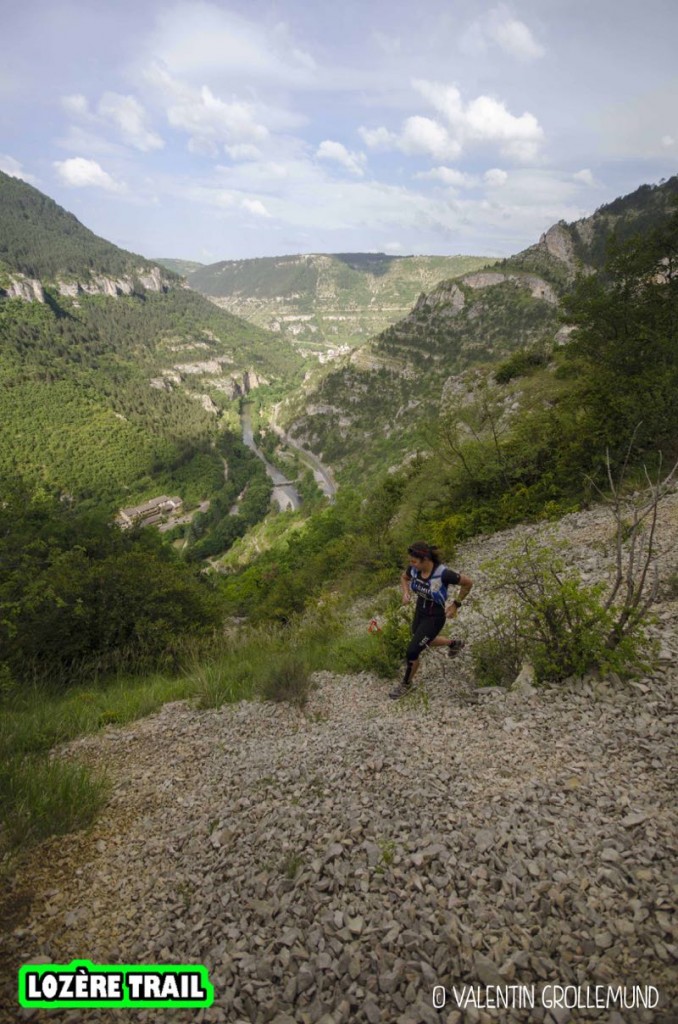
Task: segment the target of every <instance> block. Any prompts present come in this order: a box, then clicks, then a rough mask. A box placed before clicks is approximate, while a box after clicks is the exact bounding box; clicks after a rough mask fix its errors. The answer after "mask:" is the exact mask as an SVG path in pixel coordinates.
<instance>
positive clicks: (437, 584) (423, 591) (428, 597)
mask: <svg viewBox="0 0 678 1024" xmlns="http://www.w3.org/2000/svg"><path fill="white" fill-rule="evenodd" d="M446 569H447V566H446V565H436V567H435V569H434V570H433V572H432V573H431V575H430V576H429V578H428V579H427V580H423V579H420V578H419V576H420V572H419V569H414V568H411V569H410V572H411V578H410V590H411V591H412V592H413V593H414V594H416V595H417V597H420V598H421V599H422V600H423V601H425V602H426V603H430V602H432V603H433V604H437V605H440V607H441V608H444V607H445V605H446V603H447V585H446V584H445V583H443V580H442V576H443V573H444V572H445V570H446Z"/></svg>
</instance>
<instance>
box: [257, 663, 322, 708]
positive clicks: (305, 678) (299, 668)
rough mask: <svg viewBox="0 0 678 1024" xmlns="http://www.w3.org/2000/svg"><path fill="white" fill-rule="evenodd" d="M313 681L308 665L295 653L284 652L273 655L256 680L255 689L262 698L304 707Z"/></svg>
mask: <svg viewBox="0 0 678 1024" xmlns="http://www.w3.org/2000/svg"><path fill="white" fill-rule="evenodd" d="M313 688H314V687H313V683H312V681H311V678H310V674H309V671H308V665H307V664H306V662H305V661H304V660H303V659H302V658H300V657H299V656H298V655H297V654H294V653H292V652H289V653H288V652H284V653H282V654H279V655H278V656H277V657H274V658H273V660H272V661H271V663H270V664H269V666H268V669H267V671H266V672H265V673H263V674H262V676H261V677H260V679H259V680H258V682H257V691H258V693H259V695H260V696H261V698H262V699H263V700H270V701H275V702H276V703H283V702H285V703H287V704H292V705H293V706H294V707H297V708H303V707H305V705H306V703H307V701H308V698H309V696H310V693H311V690H312V689H313Z"/></svg>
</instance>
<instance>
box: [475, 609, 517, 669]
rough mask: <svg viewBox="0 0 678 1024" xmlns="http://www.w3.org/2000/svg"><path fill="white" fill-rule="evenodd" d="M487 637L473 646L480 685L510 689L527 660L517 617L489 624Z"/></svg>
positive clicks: (507, 617)
mask: <svg viewBox="0 0 678 1024" xmlns="http://www.w3.org/2000/svg"><path fill="white" fill-rule="evenodd" d="M488 625H489V628H488V630H487V631H486V632H485V634H484V636H482V637H480V638H479V639H478V640H476V641H475V642H474V644H473V668H474V674H475V679H476V682H477V684H478V685H479V686H510V685H511V684H512V683H513V681H514V680H515V678H516V676H517V675H518V673H519V672H520V667H521V664H522V659H523V651H522V647H523V645H522V643H521V641H520V639H519V636H518V629H517V622H516V620H515V616H510V617H509V616H508V615H506V616H505V617H503V618H501V619H498V620H495V621H493V622H492V623H490V624H488Z"/></svg>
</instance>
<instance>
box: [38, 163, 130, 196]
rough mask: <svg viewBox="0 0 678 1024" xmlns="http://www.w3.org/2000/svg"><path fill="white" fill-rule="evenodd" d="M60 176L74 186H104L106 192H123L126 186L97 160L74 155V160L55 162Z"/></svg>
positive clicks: (67, 183) (66, 182)
mask: <svg viewBox="0 0 678 1024" xmlns="http://www.w3.org/2000/svg"><path fill="white" fill-rule="evenodd" d="M54 166H55V167H56V169H57V171H58V173H59V177H60V178H61V180H62V181H63V182H64V184H66V185H70V186H72V187H73V188H90V187H91V188H102V189H104V190H105V191H106V192H123V191H124V186H123V185H121V184H119V183H118V182H117V181H115V179H114V178H112V177H111V175H110V174H108V172H107V171H105V170H104V169H103V168H102V167H101V166H100V165H99V164H98V163H97V162H96V160H86V159H85V158H84V157H73V159H72V160H56V161H55V163H54Z"/></svg>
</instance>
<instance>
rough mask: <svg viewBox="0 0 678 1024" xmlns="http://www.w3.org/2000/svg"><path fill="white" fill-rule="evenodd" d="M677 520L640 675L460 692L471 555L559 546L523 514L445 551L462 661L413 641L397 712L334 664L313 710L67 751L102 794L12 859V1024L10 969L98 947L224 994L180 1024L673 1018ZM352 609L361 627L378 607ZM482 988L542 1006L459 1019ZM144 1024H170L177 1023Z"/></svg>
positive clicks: (589, 551) (40, 1015)
mask: <svg viewBox="0 0 678 1024" xmlns="http://www.w3.org/2000/svg"><path fill="white" fill-rule="evenodd" d="M677 512H678V496H675V495H674V496H673V497H672V498H671V499H670V500H669V501H668V502H667V504H666V506H665V507H664V508H663V509H662V514H661V524H660V530H661V533H660V536H661V538H662V542H661V551H660V552H659V555H660V562H659V564H660V568H661V573H662V578H663V579H662V587H663V588H664V589H663V590H662V594H663V600H662V602H661V603H660V604H659V605H658V606H657V608H656V612H657V622H656V624H655V626H654V627H653V628H654V629H655V631H656V636H657V639H658V640H659V641H660V644H661V645H662V647H663V648H664V660H663V661H660V663H659V664H658V666H657V668H656V669H655V670H654V671H653V672H652V673H651V674H648V675H645V676H641V677H640V678H638V679H635V680H631V681H629V682H625V683H624V682H622V681H620V680H619V679H617V678H612V677H610V678H608V679H603V680H597V681H584V682H582V681H581V680H573V681H572V682H571V683H568V684H564V685H561V686H558V687H555V686H553V687H544V688H541V689H539V690H538V691H537V692H536V693H532V692H530V689H531V688H527V687H525V688H523V692H506V691H502V690H490V691H488V692H483V691H477V690H475V689H474V686H473V678H472V665H471V657H470V654H471V653H472V648H473V641H474V638H475V637H477V636H480V635H482V632H483V630H484V629H485V628H486V627H485V624H484V620H483V619H482V617H481V615H480V613H479V610H478V603H479V600H480V599H481V598H484V597H485V596H486V594H485V593H484V591H483V571H482V568H481V565H482V563H483V561H484V560H485V559H486V558H487V557H488V556H492V555H494V554H497V553H499V552H500V551H501V550H503V548H504V547H505V546H506V544H507V543H508V542H509V541H511V540H513V539H516V538H517V537H519V536H522V535H523V534H527V533H529V534H530V535H535V534H536V535H543V537H544V538H546V537H547V536H549V535H550V534H549V533H548V531H549V530H550V529H552V528H551V527H548V526H542V525H535V526H531V527H526V528H520V529H517V530H512V531H509V532H508V533H507V534H505V535H501V534H497V535H494V536H493V537H490V538H487V537H485V538H476V539H475V540H473V541H471V542H468V543H467V544H465V545H463V546H462V547H461V548H460V551H459V553H458V559H457V560H456V563H455V564H456V566H457V567H458V568H459V569H463V570H464V571H466V572H468V573H469V574H470V575H471V576H472V577H473V578H474V580H476V586H475V588H474V591H473V592H472V594H471V597H470V599H469V600H467V601H466V602H465V604H464V610H463V615H461V616H460V617H459V619H458V620H457V622H455V632H456V633H457V635H461V636H465V638H466V640H467V651H466V653H465V654H463V655H462V656H461V657H459V658H457V659H455V660H454V661H453V662H450V661H449V659H448V658H446V657H445V655H444V654H439V653H436V652H433V651H431V652H429V653H427V655H426V656H425V658H424V661H423V664H422V667H421V670H420V673H419V677H418V678H419V679H420V682H419V687H420V688H419V690H418V691H415V694H414V696H413V698H411V699H410V700H409V701H408V702H406V703H405V704H402V703H399V704H397V705H395V706H394V704H393V703H392V702H389V701H388V700H387V698H386V693H387V691H388V689H389V688H390V686H391V685H392V684H391V683H390V682H389V681H385V680H377V679H375V678H372V677H370V676H369V675H367V674H361V675H353V676H340V675H332V674H330V673H328V672H324V673H318V674H317V675H316V677H315V680H316V683H317V685H318V689H317V690H316V691H315V693H314V694H313V695H312V698H311V701H310V704H309V706H308V708H307V711H306V713H305V714H301V713H299V712H296V711H294V710H292V709H291V708H289V707H287V706H284V705H273V704H260V703H255V702H247V703H242V704H238V705H235V706H228V705H226V706H224V707H222V708H221V709H220V710H218V711H203V712H201V711H197V710H195V709H194V708H192V707H191V706H190V705H189V704H188V703H179V704H172V705H168V706H166V707H165V708H164V709H163V710H162V711H161V712H160V713H158V714H156V715H154V716H153V717H151V718H148V719H145V720H143V721H140V722H136V723H134V724H132V725H129V726H126V727H124V728H112V727H109V728H108V729H106V730H105V731H104V732H100V733H98V734H96V735H94V736H91V737H86V738H82V739H80V740H77V741H76V742H74V743H71V744H70V745H69V746H68V747H67V748H65V749H64V750H63V751H62V756H64V757H68V758H82V759H84V760H85V761H86V763H88V764H90V765H92V766H95V767H96V766H99V765H100V766H104V767H106V769H107V770H108V771H109V772H110V774H111V778H112V783H113V792H112V797H111V801H110V804H109V806H108V808H107V811H106V814H105V815H103V816H102V818H101V820H100V821H99V822H98V823H97V825H96V826H95V827H94V828H93V829H92V830H91V831H89V832H87V833H83V834H80V835H73V836H66V837H59V838H58V839H54V840H53V841H51V842H49V843H47V844H45V845H44V846H43V847H42V848H41V849H40V850H38V851H37V852H35V853H34V854H33V855H32V856H31V857H29V858H28V860H27V862H26V864H25V865H24V867H23V869H22V872H21V874H20V876H19V879H18V886H19V889H18V892H21V891H22V886H23V887H24V888H25V890H26V891H27V892H29V893H30V895H31V897H32V898H33V903H32V907H31V909H30V913H29V914H28V915H27V917H26V919H25V920H24V921H23V922H22V923H20V924H17V925H15V926H14V931H13V932H12V934H10V935H9V936H7V937H6V939H5V942H4V948H3V950H2V952H3V953H4V954H5V956H6V958H7V962H8V965H9V966H10V968H11V969H10V970H8V971H6V972H5V976H6V979H7V981H6V985H7V988H6V989H5V992H6V1007H7V1011H8V1012H7V1017H6V1018H2V1019H7V1020H10V1019H21V1018H20V1016H19V1015H18V1014H17V1012H16V987H15V978H16V975H15V973H14V970H15V968H16V967H18V965H19V964H21V963H25V962H28V961H30V960H33V959H36V960H37V959H39V958H43V962H44V960H45V959H47V960H48V961H51V962H56V963H61V962H69V961H70V959H72V958H73V957H74V956H76V955H77V956H80V955H85V954H86V955H87V957H88V958H89V959H91V960H92V961H94V962H95V963H103V964H107V963H120V964H125V963H130V964H132V963H148V964H154V963H160V964H173V963H177V964H182V963H183V964H189V963H201V964H205V965H206V966H207V968H208V970H209V975H210V981H211V982H212V983H213V985H214V987H215V994H216V996H215V1003H214V1006H213V1007H212V1008H211V1009H208V1010H205V1011H204V1012H201V1013H200V1014H199V1016H196V1013H195V1011H187V1010H186V1011H184V1010H177V1011H172V1015H171V1016H172V1020H173V1021H177V1022H178V1024H184V1022H186V1024H188V1022H193V1021H195V1020H196V1019H199V1020H201V1021H204V1022H207V1024H209V1022H215V1024H216V1022H226V1024H231V1022H233V1024H241V1022H242V1024H248V1022H250V1024H251V1022H254V1024H268V1022H276V1024H290V1022H292V1024H321V1022H322V1024H349V1022H350V1024H353V1022H358V1024H365V1022H368V1024H372V1022H381V1024H421V1022H424V1024H438V1022H440V1021H452V1022H454V1024H457V1022H461V1021H469V1022H477V1024H491V1022H492V1021H494V1020H501V1021H502V1022H504V1021H505V1022H509V1024H525V1022H526V1021H527V1022H529V1024H533V1022H535V1024H541V1022H543V1024H554V1022H561V1021H562V1022H564V1024H565V1022H567V1021H572V1022H574V1021H575V1020H576V1021H580V1020H582V1021H588V1020H591V1021H602V1020H605V1021H609V1022H612V1024H614V1022H617V1024H618V1022H620V1021H631V1020H633V1021H634V1022H636V1021H637V1022H639V1024H670V1022H671V1021H672V1020H674V1019H675V1017H674V1008H675V1005H676V1002H677V1001H678V981H677V978H676V973H675V953H676V922H675V919H674V918H673V917H672V915H671V909H672V892H673V881H674V878H673V877H672V876H673V875H674V867H675V837H676V829H677V826H678V814H677V810H676V804H675V788H674V785H673V780H672V778H671V775H670V765H671V764H672V763H675V760H674V759H675V746H676V724H678V709H677V707H676V681H677V677H676V663H677V660H678V629H677V627H678V599H676V597H675V596H671V594H672V593H673V591H672V590H671V586H670V581H671V578H672V575H673V574H675V573H676V571H677V570H678V564H677V560H678V546H677V545H676V539H677V537H678V519H677V518H676V513H677ZM556 532H557V534H558V536H560V537H561V538H562V539H563V540H565V541H567V543H568V546H569V556H570V557H571V560H572V563H573V564H575V565H577V566H579V567H580V568H581V569H582V571H583V572H584V573H590V574H592V575H595V574H599V573H600V572H601V571H607V568H609V567H610V566H611V565H612V567H613V561H614V559H613V557H612V558H610V557H609V556H608V555H606V554H605V552H604V549H603V548H604V542H605V541H609V533H610V529H609V514H608V513H607V511H606V510H601V509H596V508H594V509H592V510H590V511H587V512H583V513H577V514H576V515H572V516H567V517H566V518H565V519H564V520H562V522H561V523H560V524H558V526H557V528H556ZM355 617H356V626H357V628H359V629H360V633H361V635H363V634H365V633H366V630H367V623H368V621H369V618H370V612H369V609H368V608H367V606H365V607H360V608H356V609H355ZM375 642H377V641H376V640H375ZM545 984H550V985H554V984H555V985H561V986H565V985H567V986H573V987H577V986H580V987H584V990H585V987H586V986H590V987H591V989H593V987H594V986H596V985H600V986H604V987H605V986H612V987H613V988H616V987H617V986H620V985H627V986H632V985H639V986H644V985H647V984H652V985H654V986H656V988H657V989H658V992H659V995H660V1004H659V1006H658V1007H657V1008H656V1009H652V1010H643V1009H635V1010H634V1011H633V1012H632V1013H631V1012H628V1011H625V1010H623V1009H622V1010H621V1011H620V1012H619V1013H617V1010H616V1009H614V1008H611V1009H610V1011H608V1012H607V1013H606V1014H603V1015H601V1011H600V1010H596V1009H591V1010H587V1009H581V1010H577V1011H576V1012H575V1013H574V1014H572V1015H570V1014H568V1013H565V1012H563V1013H561V1012H560V1011H559V1012H558V1014H557V1015H556V1016H552V1015H549V1014H547V1012H546V1010H545V1009H544V1007H542V1006H541V1005H540V1002H539V996H540V993H541V990H542V987H543V986H544V985H545ZM436 985H439V986H444V987H445V989H446V990H447V1007H446V1009H445V1011H444V1013H442V1014H440V1013H439V1012H438V1011H435V1010H434V1009H433V1006H432V993H433V989H434V986H436ZM490 985H499V986H503V987H505V988H508V986H511V985H514V986H524V987H525V988H527V989H530V990H531V989H532V987H533V986H534V992H535V1003H536V1006H535V1009H527V1010H526V1009H525V1008H520V1007H515V1008H509V1009H506V1010H502V1011H501V1012H500V1014H499V1016H498V1015H497V1013H496V1011H490V1012H487V1011H483V1010H476V1009H474V1008H472V1009H471V1010H468V1011H466V1012H465V1013H464V1014H462V1013H461V1012H459V1011H458V1010H457V1009H456V1006H455V1004H454V1002H453V1000H452V989H453V987H455V986H456V988H457V991H459V990H460V989H461V988H462V986H467V987H468V986H474V987H477V986H480V987H481V991H482V992H484V991H485V988H486V986H490ZM30 1019H34V1020H38V1021H43V1020H44V1021H47V1020H48V1019H49V1017H48V1015H47V1014H46V1013H45V1012H43V1011H36V1012H35V1013H34V1014H33V1016H32V1017H31V1018H30ZM69 1019H70V1018H69ZM73 1019H75V1018H73ZM127 1019H129V1015H128V1014H127V1016H125V1012H124V1011H121V1012H120V1013H116V1011H111V1010H97V1009H93V1010H88V1011H87V1020H88V1021H92V1022H102V1024H104V1022H108V1021H111V1020H120V1021H121V1022H122V1021H123V1020H127ZM139 1020H140V1021H144V1022H147V1024H149V1022H153V1024H164V1022H165V1021H166V1020H167V1011H164V1010H163V1011H152V1010H144V1011H141V1012H140V1014H139Z"/></svg>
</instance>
